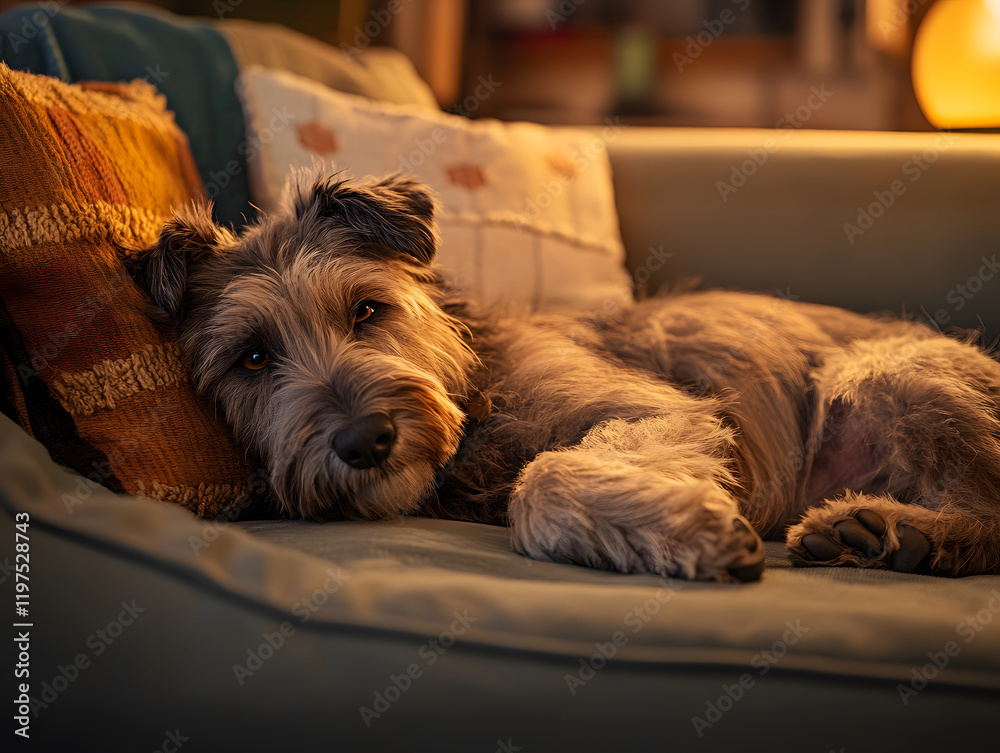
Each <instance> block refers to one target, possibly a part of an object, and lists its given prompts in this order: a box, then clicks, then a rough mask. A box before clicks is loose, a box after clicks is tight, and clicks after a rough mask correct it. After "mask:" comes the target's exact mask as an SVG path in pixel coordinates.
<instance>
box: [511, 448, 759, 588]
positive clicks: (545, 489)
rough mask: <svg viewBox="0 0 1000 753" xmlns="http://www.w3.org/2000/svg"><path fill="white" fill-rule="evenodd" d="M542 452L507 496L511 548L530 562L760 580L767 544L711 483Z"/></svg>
mask: <svg viewBox="0 0 1000 753" xmlns="http://www.w3.org/2000/svg"><path fill="white" fill-rule="evenodd" d="M582 454H583V453H576V452H572V453H570V452H553V453H543V454H542V455H540V456H539V457H538V458H536V459H535V461H534V462H532V463H531V464H530V465H529V466H528V468H526V469H525V472H524V473H522V476H521V479H520V480H519V483H518V485H517V487H516V489H515V491H514V493H513V494H512V496H511V501H510V507H509V517H510V524H511V537H512V541H513V543H514V547H515V549H517V550H518V551H519V552H521V553H522V554H525V555H527V556H529V557H532V558H534V559H541V560H551V561H555V562H568V563H573V564H578V565H585V566H587V567H596V568H602V569H608V570H618V571H620V572H626V573H643V572H650V573H659V574H661V575H669V576H676V577H681V578H687V579H691V580H717V581H724V582H734V581H749V580H756V579H758V578H760V576H761V573H762V572H763V569H764V556H765V551H764V545H763V543H762V542H761V540H760V537H759V536H757V534H756V533H755V532H754V530H753V528H752V527H751V526H750V524H749V523H748V522H747V521H746V520H745V519H744V518H743V517H741V516H740V514H739V510H738V506H737V504H736V502H735V500H733V498H732V497H731V496H730V495H729V494H727V493H726V492H725V491H723V490H722V489H721V488H720V487H719V486H718V485H717V484H714V483H712V482H710V481H699V480H694V479H690V480H673V479H665V478H663V477H662V476H659V475H658V474H655V473H651V472H647V471H645V470H643V469H639V468H634V467H631V466H628V465H627V464H624V463H608V462H607V461H605V462H604V463H602V464H600V467H596V465H595V464H598V461H597V460H596V459H594V458H592V457H586V458H584V457H580V456H581V455H582Z"/></svg>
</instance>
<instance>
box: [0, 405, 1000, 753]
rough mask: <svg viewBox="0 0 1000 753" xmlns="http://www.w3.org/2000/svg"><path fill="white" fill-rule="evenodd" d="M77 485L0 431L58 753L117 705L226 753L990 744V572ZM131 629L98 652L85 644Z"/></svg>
mask: <svg viewBox="0 0 1000 753" xmlns="http://www.w3.org/2000/svg"><path fill="white" fill-rule="evenodd" d="M78 483H79V479H78V478H77V477H75V476H74V475H73V474H70V473H67V472H65V471H62V470H60V469H58V468H55V467H54V466H53V464H52V463H51V461H50V460H49V459H48V457H47V456H46V454H45V451H44V450H43V449H42V448H41V447H40V446H39V445H38V444H37V443H36V442H33V441H32V440H31V439H30V438H28V437H26V436H25V435H24V433H23V432H20V431H19V430H18V429H17V428H16V427H14V426H13V425H12V424H11V423H10V422H9V421H6V420H4V419H2V417H0V508H2V510H3V511H2V512H0V534H2V535H3V536H4V537H5V538H6V540H8V541H13V540H14V523H15V519H14V516H15V515H17V514H19V513H20V514H21V515H22V517H21V518H20V519H21V520H24V519H30V536H31V542H32V543H31V546H32V549H31V554H32V560H31V562H32V571H31V572H32V579H33V580H32V583H33V588H34V589H36V590H37V594H38V598H36V599H34V600H33V602H32V611H31V615H30V616H31V617H32V618H33V619H34V620H35V622H36V624H38V625H44V626H45V628H44V630H40V631H38V634H37V637H36V639H35V641H34V642H33V643H32V651H33V652H34V653H33V655H32V686H31V692H30V695H31V697H32V698H35V699H37V700H38V701H40V702H42V703H45V704H46V706H38V708H39V709H40V711H39V713H40V714H41V715H42V716H40V724H39V725H37V726H38V730H37V735H38V736H39V738H40V739H41V740H43V741H45V742H53V743H54V742H57V741H58V742H60V743H71V742H72V740H73V739H74V736H75V739H77V740H78V739H79V738H80V736H81V735H83V736H87V735H89V734H91V733H93V732H96V731H97V729H98V726H99V725H104V724H106V715H105V711H106V709H107V708H113V709H115V712H116V714H117V721H116V724H115V726H114V730H113V733H114V740H115V742H116V743H119V745H118V747H119V748H121V749H126V748H128V747H134V748H139V747H141V745H145V746H146V748H149V747H150V744H149V740H150V739H151V738H150V737H149V735H153V734H157V733H158V732H159V730H161V729H162V728H163V727H162V726H161V725H169V727H170V729H174V728H177V729H179V730H181V732H182V734H184V735H186V736H190V738H191V739H192V740H195V739H197V740H199V741H200V742H199V745H200V746H203V747H205V748H206V749H217V750H219V749H226V750H229V749H236V748H240V749H251V750H273V749H280V748H281V746H282V740H285V741H286V742H287V739H288V735H289V734H290V733H289V730H290V729H291V730H294V731H295V732H294V734H295V740H296V741H297V742H299V743H303V744H304V743H305V741H309V743H311V745H310V746H309V747H311V748H317V749H319V748H320V747H329V745H330V744H333V743H335V744H336V745H337V746H338V747H340V748H344V749H350V750H435V751H445V750H447V751H452V750H454V751H468V750H496V749H497V747H498V743H497V741H498V740H502V741H504V742H505V743H506V742H507V741H508V740H510V741H511V742H512V744H513V745H516V746H522V747H523V748H524V749H525V750H529V749H537V750H570V749H571V750H581V751H589V750H609V749H621V748H627V749H629V750H651V751H652V750H663V749H664V748H663V746H664V741H665V740H669V741H670V747H671V749H678V750H697V749H701V748H702V747H704V746H706V745H707V746H708V749H710V750H736V749H744V748H747V747H749V748H750V749H755V747H754V745H755V743H754V741H755V740H757V739H760V740H762V741H763V742H762V743H761V744H762V745H764V746H765V747H766V749H767V750H774V751H786V750H787V751H802V750H820V751H825V750H840V749H841V748H843V749H846V750H905V749H914V750H952V749H957V748H960V747H964V746H966V745H970V746H971V745H973V744H975V742H976V741H977V740H981V739H985V736H987V735H989V734H992V731H993V726H991V725H994V722H993V711H994V710H995V708H996V703H997V699H998V697H1000V629H998V626H1000V576H975V577H969V578H963V579H944V578H932V577H927V576H919V575H903V574H895V573H890V572H884V571H865V570H854V569H830V568H811V569H804V570H803V569H793V568H790V567H789V566H788V560H787V557H786V556H785V553H784V547H783V546H782V545H781V544H777V543H770V544H768V553H769V557H768V569H767V570H766V571H765V574H764V578H763V580H761V581H760V582H757V583H753V584H742V585H736V584H718V583H691V582H684V581H669V580H663V579H660V578H657V577H654V576H651V575H623V574H618V573H611V572H603V571H596V570H587V569H584V568H579V567H575V566H572V565H561V564H554V563H544V562H535V561H532V560H527V559H525V558H523V557H521V556H519V555H517V554H515V553H514V552H513V551H512V550H511V549H510V546H509V541H508V535H507V531H506V530H505V529H502V528H496V527H490V526H484V525H479V524H473V523H461V522H455V521H436V520H422V519H413V518H410V519H403V520H399V521H397V522H377V523H355V522H345V523H327V524H319V523H310V522H305V521H269V522H254V523H249V522H247V523H239V524H231V525H229V524H226V523H224V522H213V521H199V520H196V519H194V518H193V517H191V516H190V515H186V514H184V513H183V511H181V510H179V509H177V508H175V507H172V506H167V505H161V504H156V503H153V502H145V501H141V500H133V499H129V498H124V497H116V496H115V495H112V494H110V493H108V492H107V491H105V490H104V489H101V488H95V489H94V490H93V494H92V496H91V498H90V499H89V500H88V503H87V505H85V506H82V507H80V508H78V509H77V510H75V511H74V513H73V514H69V513H68V512H67V510H66V509H65V507H64V506H63V504H62V502H61V498H62V496H63V495H66V494H72V493H73V490H74V489H75V488H76V486H77V484H78ZM67 562H72V563H73V567H71V568H66V566H65V563H67ZM33 593H35V591H33ZM43 597H44V598H43ZM126 607H129V608H131V612H136V611H137V610H144V611H142V612H141V613H139V614H138V616H135V617H133V615H132V614H131V612H128V610H125V608H126ZM123 610H125V611H126V612H128V613H127V614H126V615H125V617H126V620H127V624H125V626H124V627H122V625H114V626H113V627H115V628H116V631H115V632H114V633H113V634H114V636H115V640H114V642H113V644H111V645H106V643H105V642H103V641H101V640H99V639H98V638H97V637H96V635H95V629H96V628H101V629H104V627H105V626H106V625H108V623H109V622H114V621H115V619H116V616H117V615H119V614H121V613H122V612H123ZM109 632H110V631H109ZM80 656H82V657H83V658H82V660H81V664H85V665H86V666H85V668H84V669H82V670H81V671H80V672H79V677H78V678H77V679H75V681H74V682H72V683H71V684H69V687H68V688H67V687H66V685H67V683H66V682H65V676H64V670H63V669H62V668H64V667H69V671H72V669H73V663H74V659H75V658H77V657H80ZM91 665H92V666H93V667H94V668H90V666H91ZM154 678H155V679H154ZM46 683H48V685H49V691H48V694H46V687H45V684H46ZM53 688H55V689H59V690H60V692H59V693H56V695H55V696H54V697H53V696H52V694H51V693H52V689H53ZM209 709H211V713H209V711H208V710H209ZM227 714H232V715H238V716H240V718H241V719H242V721H241V722H240V723H239V724H224V723H221V722H220V718H224V717H225V716H226V715H227ZM767 719H773V720H774V721H773V722H771V723H767V724H765V723H764V722H762V720H767ZM762 724H763V725H764V726H763V727H762ZM105 732H107V730H105ZM33 733H34V730H33ZM33 736H34V734H33ZM414 740H417V741H418V743H417V744H414V743H413V741H414ZM748 740H749V741H750V742H748ZM320 743H323V744H324V745H323V746H321V745H320ZM244 746H248V747H246V748H244ZM154 747H155V745H154Z"/></svg>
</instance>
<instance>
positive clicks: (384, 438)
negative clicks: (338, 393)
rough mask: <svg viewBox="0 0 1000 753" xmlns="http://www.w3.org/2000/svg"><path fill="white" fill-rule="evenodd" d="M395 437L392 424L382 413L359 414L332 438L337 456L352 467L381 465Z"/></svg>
mask: <svg viewBox="0 0 1000 753" xmlns="http://www.w3.org/2000/svg"><path fill="white" fill-rule="evenodd" d="M395 441H396V427H395V426H393V423H392V419H391V418H389V416H388V415H387V414H385V413H372V414H370V415H367V416H362V417H361V418H359V419H357V420H356V421H354V423H352V424H351V425H350V426H348V427H347V428H346V429H344V430H343V431H341V432H340V433H339V434H337V436H335V437H334V438H333V449H334V450H335V451H336V453H337V457H339V458H340V459H341V460H343V461H344V462H345V463H347V465H349V466H351V467H352V468H359V469H360V468H373V467H375V466H376V465H381V464H382V463H383V462H384V461H385V459H386V458H387V457H389V453H391V452H392V445H393V443H394V442H395Z"/></svg>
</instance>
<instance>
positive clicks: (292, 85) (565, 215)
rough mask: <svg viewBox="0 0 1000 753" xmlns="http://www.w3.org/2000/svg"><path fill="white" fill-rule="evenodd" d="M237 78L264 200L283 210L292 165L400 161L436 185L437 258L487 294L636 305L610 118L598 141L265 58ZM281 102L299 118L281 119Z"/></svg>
mask: <svg viewBox="0 0 1000 753" xmlns="http://www.w3.org/2000/svg"><path fill="white" fill-rule="evenodd" d="M239 86H240V91H241V92H242V96H243V101H244V103H245V106H246V119H247V122H248V127H249V129H250V138H249V140H250V142H251V143H253V144H259V156H258V157H257V158H256V159H254V160H252V161H251V162H250V166H249V167H250V176H251V181H252V190H253V192H254V198H255V201H256V202H257V203H258V204H259V206H260V207H261V208H262V209H265V210H269V209H274V208H275V207H276V206H277V205H278V203H279V200H280V196H281V191H282V186H283V185H284V183H285V181H286V179H287V178H288V175H289V171H290V169H291V168H295V167H309V166H310V165H312V164H313V163H314V161H315V160H317V159H318V158H322V159H326V160H329V161H332V163H333V165H334V167H335V168H336V169H338V170H344V171H346V172H347V173H349V174H353V175H354V176H356V177H359V178H361V177H365V176H383V175H385V174H387V173H391V172H394V171H397V170H399V171H402V172H405V173H411V174H415V175H417V177H418V178H419V179H420V180H421V181H423V182H425V183H427V184H429V185H430V186H431V187H432V188H434V189H435V190H436V191H437V192H438V194H439V197H440V211H439V213H438V223H439V227H440V231H441V240H442V242H441V249H440V252H439V257H438V258H439V261H440V263H441V265H442V266H443V267H444V268H445V269H447V270H448V271H450V272H451V273H452V275H453V277H454V279H456V280H457V281H458V282H459V283H460V284H462V285H463V286H464V287H466V288H467V289H468V291H469V294H470V295H471V296H472V297H473V298H474V299H476V300H478V301H479V302H482V303H495V302H498V301H505V302H511V301H514V302H517V303H519V304H521V305H522V306H523V307H526V308H529V309H533V310H553V309H565V308H570V307H573V308H585V309H589V310H591V311H593V312H594V313H595V314H600V313H601V312H602V310H610V309H611V308H613V307H618V306H623V305H627V304H628V303H629V301H630V300H631V288H630V285H629V282H628V278H627V274H626V272H625V268H624V258H625V253H624V248H623V246H622V242H621V236H620V233H619V230H618V217H617V214H616V211H615V202H614V194H613V191H612V186H611V173H610V167H609V164H608V158H607V154H606V148H607V146H606V142H607V140H610V139H613V138H615V137H616V136H617V131H616V130H615V129H614V128H613V127H611V126H609V127H608V128H607V129H606V131H607V133H605V134H604V135H603V136H601V135H597V136H595V135H593V134H588V133H585V132H582V131H576V130H572V129H550V128H545V127H543V126H539V125H535V124H530V123H501V122H500V121H496V120H480V121H470V120H468V119H466V118H462V117H458V116H455V115H449V114H445V113H432V112H429V111H427V110H426V109H422V108H415V107H405V106H402V105H391V104H387V103H376V102H372V101H370V100H366V99H362V98H360V97H354V96H351V95H348V94H343V93H341V92H335V91H333V90H331V89H328V88H326V87H324V86H321V85H319V84H316V83H315V82H312V81H308V80H306V79H303V78H300V77H297V76H293V75H291V74H288V73H285V72H280V71H269V70H266V69H263V68H257V67H254V68H248V69H247V70H245V71H244V72H243V73H242V74H241V75H240V81H239ZM484 91H485V90H484ZM276 110H282V111H284V112H286V113H287V114H288V115H289V116H290V117H291V118H292V119H293V121H294V123H295V127H294V128H275V127H274V125H273V123H272V121H273V113H274V112H275V111H276Z"/></svg>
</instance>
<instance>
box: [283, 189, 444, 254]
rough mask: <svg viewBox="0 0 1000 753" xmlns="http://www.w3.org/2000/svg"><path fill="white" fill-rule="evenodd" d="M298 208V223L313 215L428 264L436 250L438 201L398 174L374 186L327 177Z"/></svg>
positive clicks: (299, 197)
mask: <svg viewBox="0 0 1000 753" xmlns="http://www.w3.org/2000/svg"><path fill="white" fill-rule="evenodd" d="M293 208H294V211H295V217H296V219H297V220H300V221H301V220H302V219H303V218H304V217H306V216H307V215H309V214H313V216H316V217H320V218H324V219H329V220H331V221H333V222H336V223H338V224H340V225H345V226H347V227H349V228H350V229H351V230H354V231H355V232H357V233H358V234H359V235H361V236H363V237H365V238H368V239H371V240H373V241H376V242H377V243H379V244H381V245H383V246H385V247H387V248H390V249H393V250H394V251H399V252H400V253H402V254H406V255H407V256H410V257H412V258H414V259H416V260H417V261H419V262H422V263H424V264H429V263H430V262H431V260H432V259H433V258H434V254H435V252H436V251H437V244H438V238H437V225H436V223H435V221H434V209H435V206H434V198H433V196H432V195H431V192H430V190H429V189H428V188H427V187H426V186H424V185H423V184H421V183H418V182H417V181H415V180H413V179H412V178H409V177H407V176H404V175H401V174H399V173H394V174H393V175H389V176H388V177H386V178H383V179H382V180H379V181H377V182H374V183H356V182H354V181H352V180H350V179H342V178H338V177H337V176H331V177H328V178H324V179H321V180H318V181H316V182H315V183H314V184H313V185H312V187H311V188H310V189H309V190H305V191H300V192H299V193H298V195H297V196H296V197H295V199H294V202H293Z"/></svg>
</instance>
